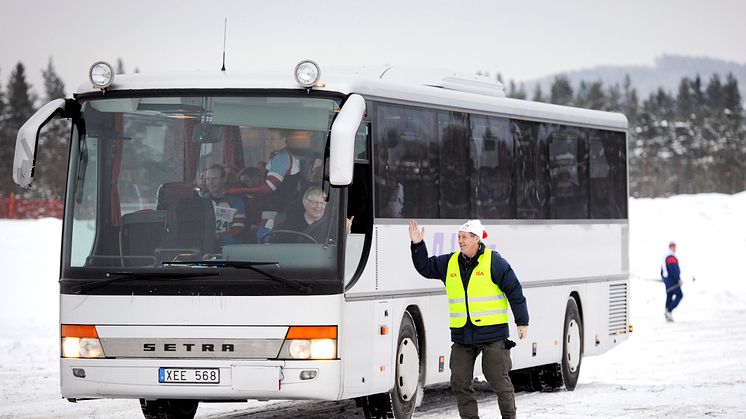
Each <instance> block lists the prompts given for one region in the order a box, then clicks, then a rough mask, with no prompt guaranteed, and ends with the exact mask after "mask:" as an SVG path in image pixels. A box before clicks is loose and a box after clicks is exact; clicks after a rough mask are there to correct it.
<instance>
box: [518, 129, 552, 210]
mask: <svg viewBox="0 0 746 419" xmlns="http://www.w3.org/2000/svg"><path fill="white" fill-rule="evenodd" d="M511 131H512V132H513V141H514V142H515V188H516V189H515V195H516V218H521V219H542V218H548V217H549V193H548V192H549V191H548V189H549V188H548V183H549V182H548V180H549V171H548V167H549V164H548V159H549V156H548V147H547V141H548V139H549V136H550V135H551V133H552V132H551V128H549V127H548V126H547V125H543V124H540V123H538V122H531V121H520V120H513V121H512V126H511Z"/></svg>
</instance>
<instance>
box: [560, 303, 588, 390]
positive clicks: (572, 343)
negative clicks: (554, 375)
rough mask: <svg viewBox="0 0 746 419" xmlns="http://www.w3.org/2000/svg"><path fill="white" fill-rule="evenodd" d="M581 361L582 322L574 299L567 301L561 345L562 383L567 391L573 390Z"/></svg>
mask: <svg viewBox="0 0 746 419" xmlns="http://www.w3.org/2000/svg"><path fill="white" fill-rule="evenodd" d="M582 360H583V320H582V319H581V318H580V311H579V310H578V304H577V302H576V301H575V299H574V298H572V297H570V298H568V300H567V309H566V310H565V327H564V333H563V344H562V362H560V366H561V369H562V381H563V382H564V384H565V388H566V389H567V390H568V391H572V390H575V385H576V384H577V383H578V377H579V376H580V364H581V363H582Z"/></svg>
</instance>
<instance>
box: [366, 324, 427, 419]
mask: <svg viewBox="0 0 746 419" xmlns="http://www.w3.org/2000/svg"><path fill="white" fill-rule="evenodd" d="M423 385H424V374H420V347H419V343H418V342H417V329H416V328H415V325H414V320H412V315H411V314H409V312H408V311H405V312H404V317H403V318H402V323H401V328H400V329H399V339H398V340H397V346H396V370H395V371H394V387H393V388H392V389H391V391H390V392H388V393H379V394H373V395H370V396H366V397H360V398H358V399H356V400H355V402H356V403H357V405H358V407H361V408H362V410H363V413H364V414H365V417H366V418H390V417H392V416H393V417H394V418H396V419H409V418H411V417H412V413H413V412H414V409H415V407H417V404H418V401H419V399H421V397H422V394H423V391H422V389H423Z"/></svg>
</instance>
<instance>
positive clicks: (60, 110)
mask: <svg viewBox="0 0 746 419" xmlns="http://www.w3.org/2000/svg"><path fill="white" fill-rule="evenodd" d="M66 106H67V102H66V101H65V99H55V100H53V101H51V102H49V103H47V104H46V105H44V106H42V107H41V109H39V110H38V111H36V113H35V114H33V115H32V116H31V118H29V119H28V121H26V122H25V123H24V124H23V126H22V127H21V129H20V130H18V135H17V136H16V152H15V156H14V158H13V181H14V182H15V183H17V184H18V186H20V187H22V188H29V187H31V182H32V181H33V180H34V165H35V163H36V144H37V142H38V141H39V132H40V131H41V129H42V128H43V127H44V125H46V124H47V122H49V121H50V120H52V118H55V117H61V116H62V117H67V116H66V113H65V108H66Z"/></svg>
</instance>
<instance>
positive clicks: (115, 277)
mask: <svg viewBox="0 0 746 419" xmlns="http://www.w3.org/2000/svg"><path fill="white" fill-rule="evenodd" d="M219 275H222V274H221V273H220V272H130V271H114V272H107V273H106V277H107V278H106V279H102V280H100V281H95V282H88V283H85V284H82V285H80V287H79V288H78V290H77V292H76V294H80V293H82V292H85V291H90V290H92V289H96V288H99V287H102V286H104V285H108V284H111V283H113V282H126V281H133V280H137V279H142V278H158V279H166V280H170V281H175V280H178V281H182V280H189V279H197V278H201V277H205V276H219Z"/></svg>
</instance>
